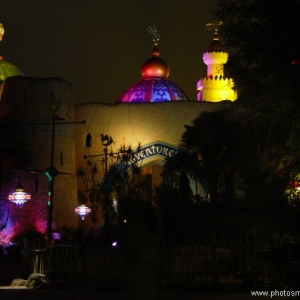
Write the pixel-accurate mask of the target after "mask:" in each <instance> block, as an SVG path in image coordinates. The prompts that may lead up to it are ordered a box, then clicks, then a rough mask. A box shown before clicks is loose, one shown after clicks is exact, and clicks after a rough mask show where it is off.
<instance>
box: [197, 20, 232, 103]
mask: <svg viewBox="0 0 300 300" xmlns="http://www.w3.org/2000/svg"><path fill="white" fill-rule="evenodd" d="M221 25H222V22H221V21H220V22H212V23H207V24H206V28H207V29H209V30H211V29H214V36H213V40H212V42H211V43H210V45H209V47H208V50H207V52H205V53H203V61H204V63H205V64H206V65H207V71H206V78H202V79H200V80H199V81H198V82H197V90H198V93H197V101H210V102H219V101H223V100H230V101H235V100H236V98H237V92H236V91H234V90H233V89H232V88H233V86H234V81H233V79H232V78H225V77H224V65H225V64H226V62H227V60H228V53H226V52H223V47H222V45H221V43H220V41H219V36H218V27H219V26H221Z"/></svg>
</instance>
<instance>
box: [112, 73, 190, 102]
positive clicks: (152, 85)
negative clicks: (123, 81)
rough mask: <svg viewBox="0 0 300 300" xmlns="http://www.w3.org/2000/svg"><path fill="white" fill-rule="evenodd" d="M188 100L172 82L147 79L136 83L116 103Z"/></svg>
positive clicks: (156, 78)
mask: <svg viewBox="0 0 300 300" xmlns="http://www.w3.org/2000/svg"><path fill="white" fill-rule="evenodd" d="M180 100H189V98H188V97H187V95H186V94H185V93H184V92H183V91H182V90H181V89H180V88H179V87H178V86H177V85H176V84H175V83H174V82H172V81H170V80H168V79H165V78H159V77H149V78H142V79H140V80H138V81H136V82H135V83H134V84H133V85H132V86H130V87H129V88H128V89H127V90H125V91H124V92H123V93H122V94H121V96H120V97H119V98H118V99H117V101H116V102H117V103H125V102H136V103H138V102H166V101H180Z"/></svg>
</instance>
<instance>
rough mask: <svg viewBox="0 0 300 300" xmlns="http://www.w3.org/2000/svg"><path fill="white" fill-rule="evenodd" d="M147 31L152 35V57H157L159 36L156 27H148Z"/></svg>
mask: <svg viewBox="0 0 300 300" xmlns="http://www.w3.org/2000/svg"><path fill="white" fill-rule="evenodd" d="M147 31H148V32H150V34H152V41H153V44H154V48H153V50H152V56H159V51H158V48H157V45H158V41H159V40H160V35H159V34H158V32H157V29H156V26H155V25H151V26H149V27H148V29H147Z"/></svg>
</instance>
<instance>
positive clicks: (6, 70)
mask: <svg viewBox="0 0 300 300" xmlns="http://www.w3.org/2000/svg"><path fill="white" fill-rule="evenodd" d="M3 35H4V28H3V25H2V24H1V23H0V42H1V41H2V37H3ZM12 76H24V74H23V72H22V71H21V70H20V69H19V68H17V67H16V66H14V65H13V64H11V63H9V62H7V61H4V60H2V56H1V55H0V83H1V82H2V81H4V80H5V79H6V78H7V77H12Z"/></svg>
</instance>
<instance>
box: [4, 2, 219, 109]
mask: <svg viewBox="0 0 300 300" xmlns="http://www.w3.org/2000/svg"><path fill="white" fill-rule="evenodd" d="M0 7H1V10H0V23H2V24H3V25H4V28H5V35H4V37H3V40H2V42H1V44H0V54H1V55H2V56H3V59H4V60H6V61H8V62H10V63H13V64H14V65H16V66H18V67H19V68H20V69H21V70H22V71H23V72H24V73H25V74H26V75H27V76H30V77H62V78H64V79H66V80H67V81H69V82H71V83H72V84H73V87H74V98H75V102H77V103H78V102H110V103H112V102H114V101H115V100H116V99H117V97H118V96H119V95H120V94H121V93H122V92H123V91H124V90H125V89H126V88H127V87H129V86H130V85H131V84H132V83H133V82H135V81H136V80H138V79H140V78H141V74H140V68H141V66H142V64H143V62H144V61H146V60H147V59H148V58H150V56H151V50H152V37H151V35H150V33H148V32H147V28H148V26H149V25H152V24H155V25H156V27H157V30H158V32H159V34H160V37H161V39H160V42H159V50H160V56H161V58H163V59H164V60H165V61H166V62H167V63H168V64H169V66H170V76H169V78H170V79H171V80H172V81H174V82H175V83H177V84H178V85H179V86H180V87H181V88H182V89H183V90H184V91H185V92H186V93H187V94H188V95H189V97H190V98H191V99H195V98H196V82H197V80H198V79H199V78H201V77H204V76H205V70H206V69H205V65H204V63H203V60H202V53H203V52H205V51H206V49H207V47H208V45H209V43H210V41H211V38H212V34H213V32H212V31H208V30H206V29H205V24H206V23H207V22H209V21H211V20H212V18H213V17H212V14H211V13H210V12H211V11H213V9H214V8H215V1H214V0H156V1H155V0H84V1H83V0H8V1H7V0H0Z"/></svg>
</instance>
